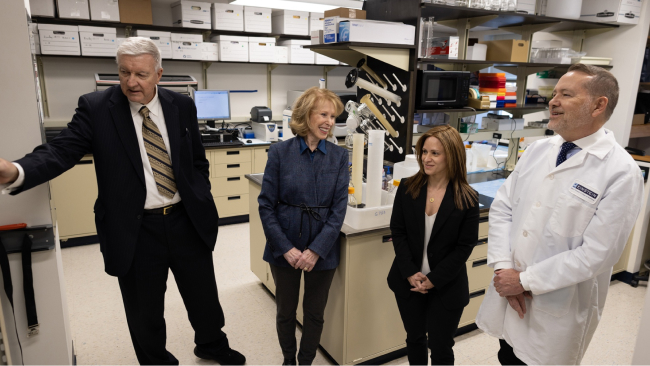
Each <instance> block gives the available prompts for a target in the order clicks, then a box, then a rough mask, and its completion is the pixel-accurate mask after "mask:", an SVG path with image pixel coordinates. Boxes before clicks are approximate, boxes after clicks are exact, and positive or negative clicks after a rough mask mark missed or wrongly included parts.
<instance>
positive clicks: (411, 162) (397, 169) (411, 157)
mask: <svg viewBox="0 0 650 366" xmlns="http://www.w3.org/2000/svg"><path fill="white" fill-rule="evenodd" d="M419 171H420V165H419V164H418V161H417V157H416V156H415V154H408V155H406V156H405V157H404V161H400V162H399V163H395V165H393V180H399V181H402V179H404V178H408V177H412V176H413V175H415V173H417V172H419Z"/></svg>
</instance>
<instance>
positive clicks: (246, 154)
mask: <svg viewBox="0 0 650 366" xmlns="http://www.w3.org/2000/svg"><path fill="white" fill-rule="evenodd" d="M211 155H212V161H211V163H212V165H219V164H230V163H243V162H250V161H251V150H250V149H247V148H238V149H223V150H215V151H212V154H211Z"/></svg>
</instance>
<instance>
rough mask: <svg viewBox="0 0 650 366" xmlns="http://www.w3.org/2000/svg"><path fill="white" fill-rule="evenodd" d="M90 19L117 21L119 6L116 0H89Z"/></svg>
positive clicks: (118, 18) (118, 19)
mask: <svg viewBox="0 0 650 366" xmlns="http://www.w3.org/2000/svg"><path fill="white" fill-rule="evenodd" d="M90 20H94V21H100V22H119V21H120V7H119V4H118V2H117V0H90Z"/></svg>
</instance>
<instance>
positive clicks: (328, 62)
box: [313, 52, 339, 65]
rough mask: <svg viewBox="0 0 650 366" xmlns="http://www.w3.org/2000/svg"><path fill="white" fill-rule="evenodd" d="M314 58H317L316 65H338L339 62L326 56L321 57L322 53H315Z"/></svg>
mask: <svg viewBox="0 0 650 366" xmlns="http://www.w3.org/2000/svg"><path fill="white" fill-rule="evenodd" d="M313 54H314V56H315V57H316V59H315V61H316V65H338V64H339V60H335V59H333V58H331V57H327V56H325V55H321V54H320V53H317V52H313Z"/></svg>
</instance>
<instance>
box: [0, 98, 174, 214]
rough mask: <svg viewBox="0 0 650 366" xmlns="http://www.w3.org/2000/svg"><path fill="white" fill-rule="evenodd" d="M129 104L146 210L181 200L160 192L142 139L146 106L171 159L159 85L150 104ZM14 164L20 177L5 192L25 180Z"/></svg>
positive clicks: (17, 186) (8, 191)
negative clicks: (141, 111)
mask: <svg viewBox="0 0 650 366" xmlns="http://www.w3.org/2000/svg"><path fill="white" fill-rule="evenodd" d="M129 106H130V107H131V117H133V124H134V125H135V134H136V135H137V137H138V146H139V147H140V157H141V158H142V167H143V168H144V180H145V184H146V187H147V198H146V200H145V202H144V208H145V209H146V210H149V209H152V208H159V207H165V206H169V205H172V204H174V203H177V202H180V200H181V196H180V195H179V193H178V192H176V194H175V195H174V198H172V199H169V198H167V197H165V196H163V195H162V194H160V192H158V187H157V186H156V180H155V179H154V176H153V171H152V170H151V164H150V163H149V157H148V156H147V151H146V150H145V147H144V140H143V139H142V124H143V121H144V118H143V117H142V115H141V114H140V112H139V111H140V108H142V107H143V106H146V107H147V108H148V109H149V118H151V120H152V121H153V122H154V123H155V124H156V126H158V130H160V134H161V135H162V138H163V140H164V141H165V146H166V147H167V154H168V155H169V160H170V161H171V156H172V154H171V149H170V146H169V135H168V134H167V125H166V124H165V116H164V115H163V112H162V106H161V105H160V100H159V99H158V87H157V86H156V94H155V95H154V97H153V99H152V100H151V101H150V102H149V103H148V104H146V105H145V104H140V103H136V102H131V101H129ZM172 163H173V162H172ZM13 164H14V165H15V166H16V168H18V179H16V181H15V182H14V183H12V184H11V185H9V186H8V187H6V188H5V189H4V190H3V191H2V193H3V194H6V193H10V192H12V191H14V190H15V189H18V188H19V187H20V186H22V185H23V183H24V182H25V171H24V170H23V168H22V167H21V166H20V164H16V163H13Z"/></svg>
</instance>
